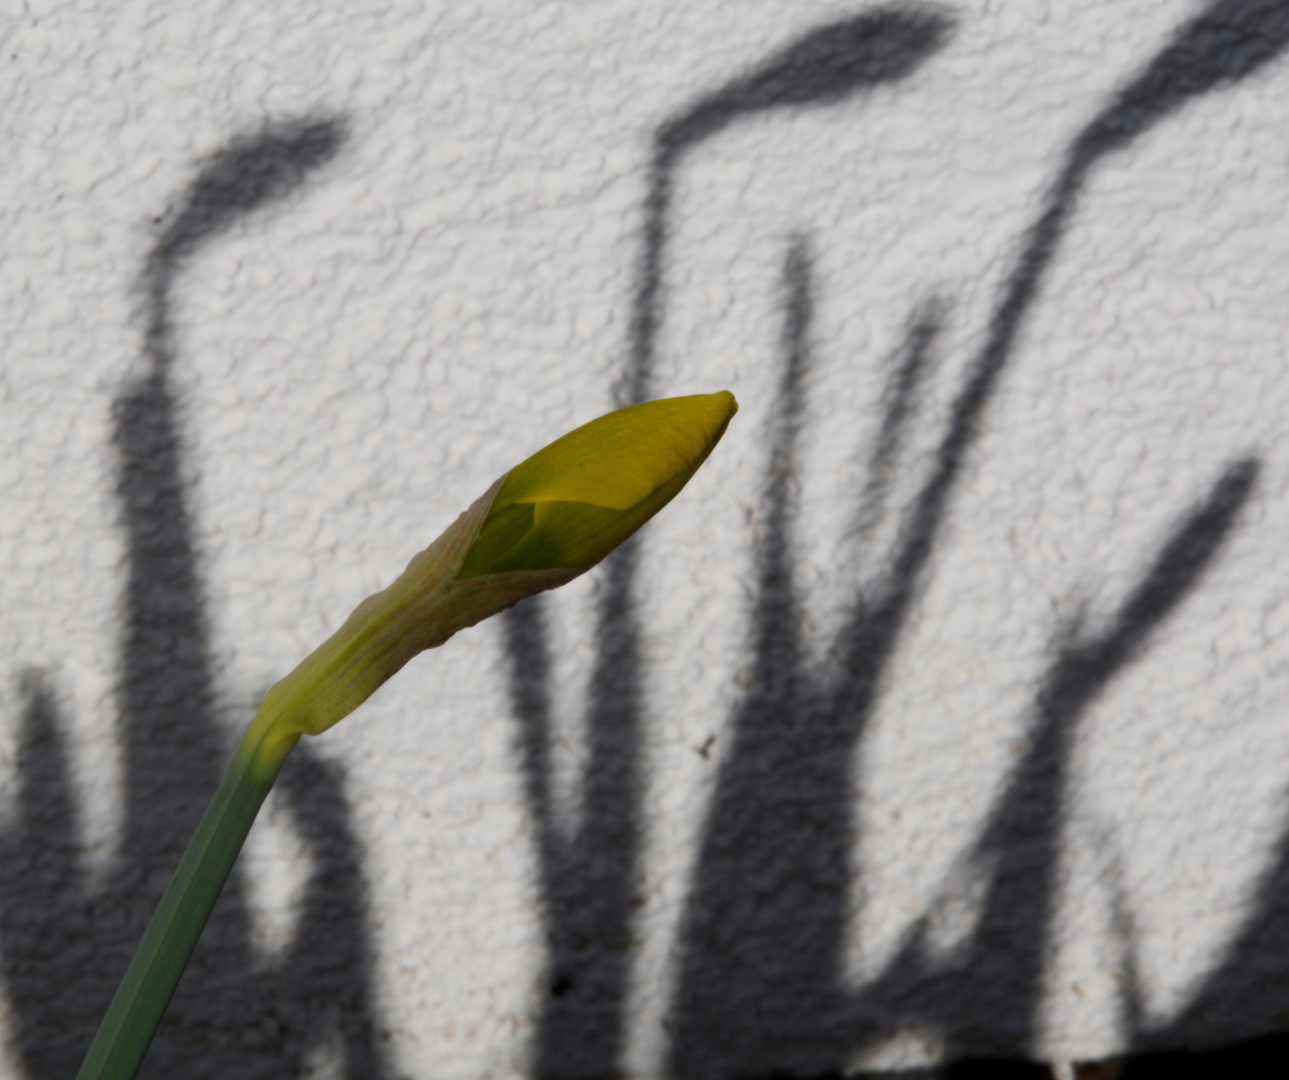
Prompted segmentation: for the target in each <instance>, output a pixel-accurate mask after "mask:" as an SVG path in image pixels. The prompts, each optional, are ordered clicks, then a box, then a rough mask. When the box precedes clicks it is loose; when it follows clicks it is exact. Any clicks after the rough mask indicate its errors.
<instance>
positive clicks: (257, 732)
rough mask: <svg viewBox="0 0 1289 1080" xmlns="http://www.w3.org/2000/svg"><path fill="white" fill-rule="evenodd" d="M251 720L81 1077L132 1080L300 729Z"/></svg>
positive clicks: (158, 907)
mask: <svg viewBox="0 0 1289 1080" xmlns="http://www.w3.org/2000/svg"><path fill="white" fill-rule="evenodd" d="M266 726H267V725H265V724H263V723H262V722H261V723H256V724H252V725H251V728H250V729H249V730H248V731H247V733H246V737H245V738H244V739H243V740H242V744H241V746H240V747H238V750H237V753H236V754H235V755H234V757H233V760H232V763H231V764H230V765H229V766H228V771H227V772H226V773H225V774H224V779H223V781H222V782H221V783H220V785H219V790H218V791H216V792H215V797H214V799H212V800H211V803H210V806H209V807H207V809H206V813H205V814H204V815H203V816H202V819H201V823H200V824H199V825H198V826H197V832H196V834H195V835H194V836H193V838H192V840H191V842H190V843H189V844H188V850H187V851H185V852H184V855H183V858H182V859H181V860H180V861H179V868H178V869H177V870H176V871H175V874H174V877H172V878H171V879H170V884H169V885H168V886H167V887H166V891H165V894H164V895H163V896H162V897H161V903H160V904H159V905H157V910H156V913H155V914H154V915H153V916H152V921H151V922H150V923H149V924H148V929H147V930H146V931H145V932H144V934H143V940H142V941H141V942H140V943H139V947H138V949H137V950H136V951H135V954H134V959H133V960H131V961H130V966H129V968H128V969H127V970H126V972H125V977H124V978H123V979H122V980H121V985H120V986H119V987H118V988H117V991H116V996H115V997H114V998H113V999H112V1004H111V1006H110V1007H109V1008H108V1010H107V1015H106V1016H105V1017H104V1018H103V1023H102V1024H100V1025H99V1029H98V1034H97V1035H96V1036H95V1037H94V1042H93V1044H92V1045H91V1046H90V1049H89V1053H88V1054H87V1055H86V1056H85V1062H84V1064H83V1065H81V1070H80V1072H79V1073H77V1074H76V1080H133V1078H134V1076H135V1074H136V1073H137V1072H138V1071H139V1066H140V1065H141V1064H142V1063H143V1057H144V1055H145V1054H146V1053H147V1052H148V1046H149V1044H150V1043H151V1042H152V1036H153V1034H154V1033H155V1032H156V1030H157V1026H158V1025H159V1024H160V1023H161V1017H162V1015H163V1014H164V1013H165V1011H166V1006H167V1005H169V1004H170V996H171V995H172V994H173V993H174V991H175V986H176V985H178V983H179V977H180V976H181V975H182V974H183V971H184V967H185V966H186V965H187V963H188V958H189V957H190V956H191V955H192V951H193V948H194V947H195V946H196V944H197V939H198V938H199V937H200V936H201V932H202V929H203V928H204V927H205V925H206V920H207V918H209V916H210V912H211V909H212V908H214V906H215V901H216V900H217V899H218V898H219V893H220V890H221V889H222V888H223V887H224V881H225V880H226V879H227V878H228V874H229V871H230V870H232V868H233V862H234V861H235V860H236V859H237V854H238V852H240V851H241V850H242V844H243V842H244V841H245V840H246V834H247V833H249V832H250V830H251V825H252V824H253V823H254V821H255V815H256V814H257V813H259V809H260V806H261V804H262V803H263V802H264V797H265V796H266V795H268V793H269V789H270V788H271V787H272V786H273V781H274V780H275V779H277V774H278V770H279V769H280V768H281V767H282V762H283V761H285V760H286V756H287V754H289V753H290V752H291V748H292V747H293V746H295V744H296V742H297V741H298V739H299V735H289V736H282V735H278V734H276V733H275V732H273V731H272V730H271V729H270V730H266Z"/></svg>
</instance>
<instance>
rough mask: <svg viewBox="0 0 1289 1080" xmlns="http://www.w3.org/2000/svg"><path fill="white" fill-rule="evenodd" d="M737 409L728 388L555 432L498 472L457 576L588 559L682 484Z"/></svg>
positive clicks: (595, 558)
mask: <svg viewBox="0 0 1289 1080" xmlns="http://www.w3.org/2000/svg"><path fill="white" fill-rule="evenodd" d="M737 411H738V402H736V401H735V400H734V395H733V394H731V393H730V392H729V391H722V392H721V393H719V394H697V395H694V396H693V397H681V398H667V399H665V400H663V401H648V402H645V403H644V404H643V405H633V406H631V407H630V408H626V409H619V410H618V411H617V412H613V413H609V415H608V416H601V417H600V418H599V419H598V420H592V421H591V422H590V423H589V424H584V425H583V426H582V427H580V428H578V429H577V430H576V431H570V432H569V433H568V434H567V435H565V436H564V437H563V438H560V439H556V440H555V441H554V442H553V443H551V444H550V445H549V446H547V447H545V448H544V449H542V450H539V451H538V452H537V453H535V454H534V455H533V456H532V457H530V458H529V459H528V460H527V461H525V462H524V463H523V464H521V465H517V466H515V468H513V469H511V470H510V472H509V473H507V474H506V476H505V477H504V480H503V483H502V485H501V490H500V491H498V492H497V497H496V498H495V499H494V500H493V503H492V507H491V508H490V510H489V511H488V517H487V519H486V520H485V521H484V523H483V528H482V529H481V530H480V532H479V538H478V539H477V540H476V541H475V542H474V546H473V547H471V549H470V552H469V554H467V555H466V557H465V561H464V563H463V564H462V566H461V570H460V571H459V573H458V574H457V577H458V579H460V580H468V579H470V578H477V577H482V576H483V575H485V574H498V573H505V572H507V571H515V570H578V571H581V570H586V569H589V568H590V567H592V566H594V565H595V564H596V563H598V562H599V561H600V560H601V559H603V558H604V556H606V555H607V554H608V553H609V552H610V551H612V550H613V549H614V548H615V547H617V546H618V545H619V544H620V543H622V541H623V540H625V539H626V538H627V537H628V536H630V535H631V534H632V533H633V532H635V531H636V530H637V529H638V528H640V526H641V525H643V524H644V523H645V522H646V521H648V520H649V519H650V518H651V517H653V515H654V514H656V513H657V512H658V511H659V510H661V509H662V508H663V507H664V506H666V505H667V503H669V502H670V501H671V500H672V498H673V497H674V496H675V495H676V494H677V493H678V492H679V491H680V489H681V488H683V487H684V486H685V484H686V483H688V482H689V478H690V477H691V476H693V475H694V473H695V472H696V471H697V470H698V467H699V466H700V465H701V464H702V463H703V462H704V461H706V460H707V455H708V454H710V453H711V451H712V447H714V446H715V445H716V443H717V442H718V441H719V439H720V437H721V436H722V435H723V434H724V433H725V428H726V426H727V425H728V424H729V422H730V418H731V417H733V415H734V413H735V412H737Z"/></svg>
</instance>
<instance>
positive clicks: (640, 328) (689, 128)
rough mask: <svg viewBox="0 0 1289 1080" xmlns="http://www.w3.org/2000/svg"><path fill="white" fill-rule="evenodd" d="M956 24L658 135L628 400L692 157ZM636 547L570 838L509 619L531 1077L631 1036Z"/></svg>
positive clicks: (899, 23)
mask: <svg viewBox="0 0 1289 1080" xmlns="http://www.w3.org/2000/svg"><path fill="white" fill-rule="evenodd" d="M949 28H950V22H949V20H948V18H947V17H946V16H945V15H943V14H942V13H940V12H939V11H938V10H936V9H932V8H928V7H922V6H917V5H904V6H892V7H887V8H879V9H877V10H876V11H872V12H869V13H866V14H864V15H861V16H857V17H854V18H850V19H846V20H843V21H841V22H837V23H833V24H830V25H827V26H824V27H822V28H819V29H817V30H814V31H811V32H810V33H807V34H806V35H804V36H803V37H801V38H800V39H798V40H797V41H795V42H793V43H792V44H790V45H788V46H787V47H786V48H784V49H783V50H781V51H780V52H778V53H776V54H774V55H773V56H771V57H770V58H768V59H767V60H766V61H765V62H764V63H762V64H760V65H758V66H757V67H756V68H755V70H753V71H752V72H751V73H750V74H748V75H745V76H742V77H739V78H737V79H735V80H733V81H731V82H730V83H728V84H726V85H725V86H724V87H722V88H721V89H719V90H718V91H716V92H715V93H713V94H710V95H708V96H706V97H704V98H703V99H701V100H700V101H699V102H698V103H696V104H695V105H694V106H692V107H691V108H688V109H685V110H684V111H683V112H682V113H680V114H678V115H677V116H675V117H674V118H672V119H671V120H669V121H667V122H666V123H665V124H664V125H663V126H662V127H661V128H660V129H659V131H658V134H657V136H656V138H655V140H654V147H653V158H652V162H651V166H650V172H649V194H648V196H647V199H646V206H645V223H644V236H643V251H642V254H641V259H640V262H639V264H638V266H637V289H636V293H635V301H634V307H633V318H632V327H631V339H630V363H629V367H628V371H627V374H626V377H625V379H624V381H623V383H622V384H621V385H620V386H619V387H618V388H617V390H616V393H617V396H618V398H619V403H620V404H630V403H633V402H636V401H641V400H644V399H646V398H647V397H648V396H649V394H650V384H651V368H652V357H653V349H654V337H655V330H656V327H657V326H658V324H659V320H660V318H661V308H662V274H663V268H664V255H665V250H664V249H665V246H666V241H667V233H668V228H669V225H670V214H671V191H672V183H673V178H674V174H675V170H676V168H677V167H678V166H679V164H680V162H681V161H682V159H683V157H684V155H685V153H686V152H687V151H688V150H689V149H690V148H692V147H693V146H695V145H697V144H698V143H699V142H701V141H702V140H703V139H706V138H710V137H712V136H714V135H716V134H717V133H718V132H719V131H721V130H724V129H725V128H727V127H728V126H729V125H730V124H732V123H734V122H735V121H737V120H739V119H740V118H743V117H751V116H756V115H760V114H762V113H764V112H766V111H773V110H782V109H790V108H804V107H809V106H823V105H832V104H837V103H841V102H844V101H848V100H851V99H852V98H853V97H855V96H856V95H858V94H860V93H861V92H863V91H865V90H869V89H872V88H873V87H876V86H879V85H882V84H885V83H889V82H894V81H898V80H899V79H901V78H904V77H905V76H907V75H908V74H910V73H911V72H912V71H914V70H915V69H916V68H917V67H918V65H919V64H921V63H922V62H923V61H924V60H926V59H927V58H928V57H929V56H930V55H931V54H933V53H934V52H935V51H936V49H938V48H939V47H940V46H941V45H942V44H943V43H944V41H945V40H946V38H947V36H948V31H949ZM637 560H638V546H637V544H636V543H635V542H634V541H633V542H630V543H628V544H626V545H624V547H623V548H622V549H621V550H619V551H618V552H617V553H615V555H614V556H612V557H611V558H610V559H609V560H608V562H607V564H606V566H605V568H604V570H603V571H602V577H601V578H600V582H599V612H598V616H597V627H598V629H597V645H596V649H597V654H596V663H595V669H594V673H593V675H592V685H591V692H590V695H589V699H590V706H589V717H588V725H587V730H588V740H589V753H588V756H587V762H586V765H585V768H584V771H583V773H582V777H583V780H582V791H581V813H580V816H579V818H580V825H579V826H578V831H577V832H576V833H575V834H574V835H566V834H565V833H564V832H563V831H562V830H561V828H560V826H559V823H558V822H557V821H556V819H555V816H554V813H553V806H552V794H551V789H552V769H551V761H550V754H551V720H550V708H551V704H550V702H551V695H550V689H549V680H550V657H549V646H548V641H549V635H548V633H547V631H546V629H545V623H544V615H543V611H544V607H543V603H542V600H541V598H540V597H539V598H535V599H533V600H529V601H525V602H524V603H522V604H519V605H517V606H516V607H515V608H513V609H511V611H509V612H508V613H507V614H506V615H505V616H504V618H505V634H506V648H507V656H508V666H509V671H510V686H511V701H512V707H513V708H514V711H515V714H516V718H517V720H518V722H519V735H518V743H519V749H520V755H521V760H522V762H523V771H524V783H525V790H526V794H527V800H528V805H529V809H530V811H531V813H532V815H533V818H534V821H535V823H536V831H537V837H538V854H539V874H540V886H541V895H542V917H543V928H544V933H545V943H546V951H547V957H548V971H547V976H546V986H545V990H546V993H545V994H544V996H543V1001H542V1005H541V1016H540V1019H539V1022H538V1033H537V1036H536V1039H535V1044H534V1047H533V1063H532V1071H533V1074H534V1075H536V1076H539V1077H543V1078H549V1077H561V1078H562V1077H607V1076H613V1075H617V1074H618V1072H619V1071H620V1068H621V1062H620V1057H621V1053H622V1043H623V1037H624V1033H625V1028H624V1021H625V994H626V989H627V979H628V976H629V974H630V963H631V959H632V944H633V934H634V928H633V922H634V913H635V911H636V909H637V907H638V906H639V899H638V896H637V874H638V858H639V848H640V835H639V831H640V800H641V795H642V783H643V777H642V774H641V762H640V747H641V741H642V740H641V736H642V732H641V727H640V725H641V684H640V679H641V672H640V658H639V656H640V647H639V630H638V624H637V614H636V610H635V602H634V593H633V589H634V581H635V575H636V564H637Z"/></svg>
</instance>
